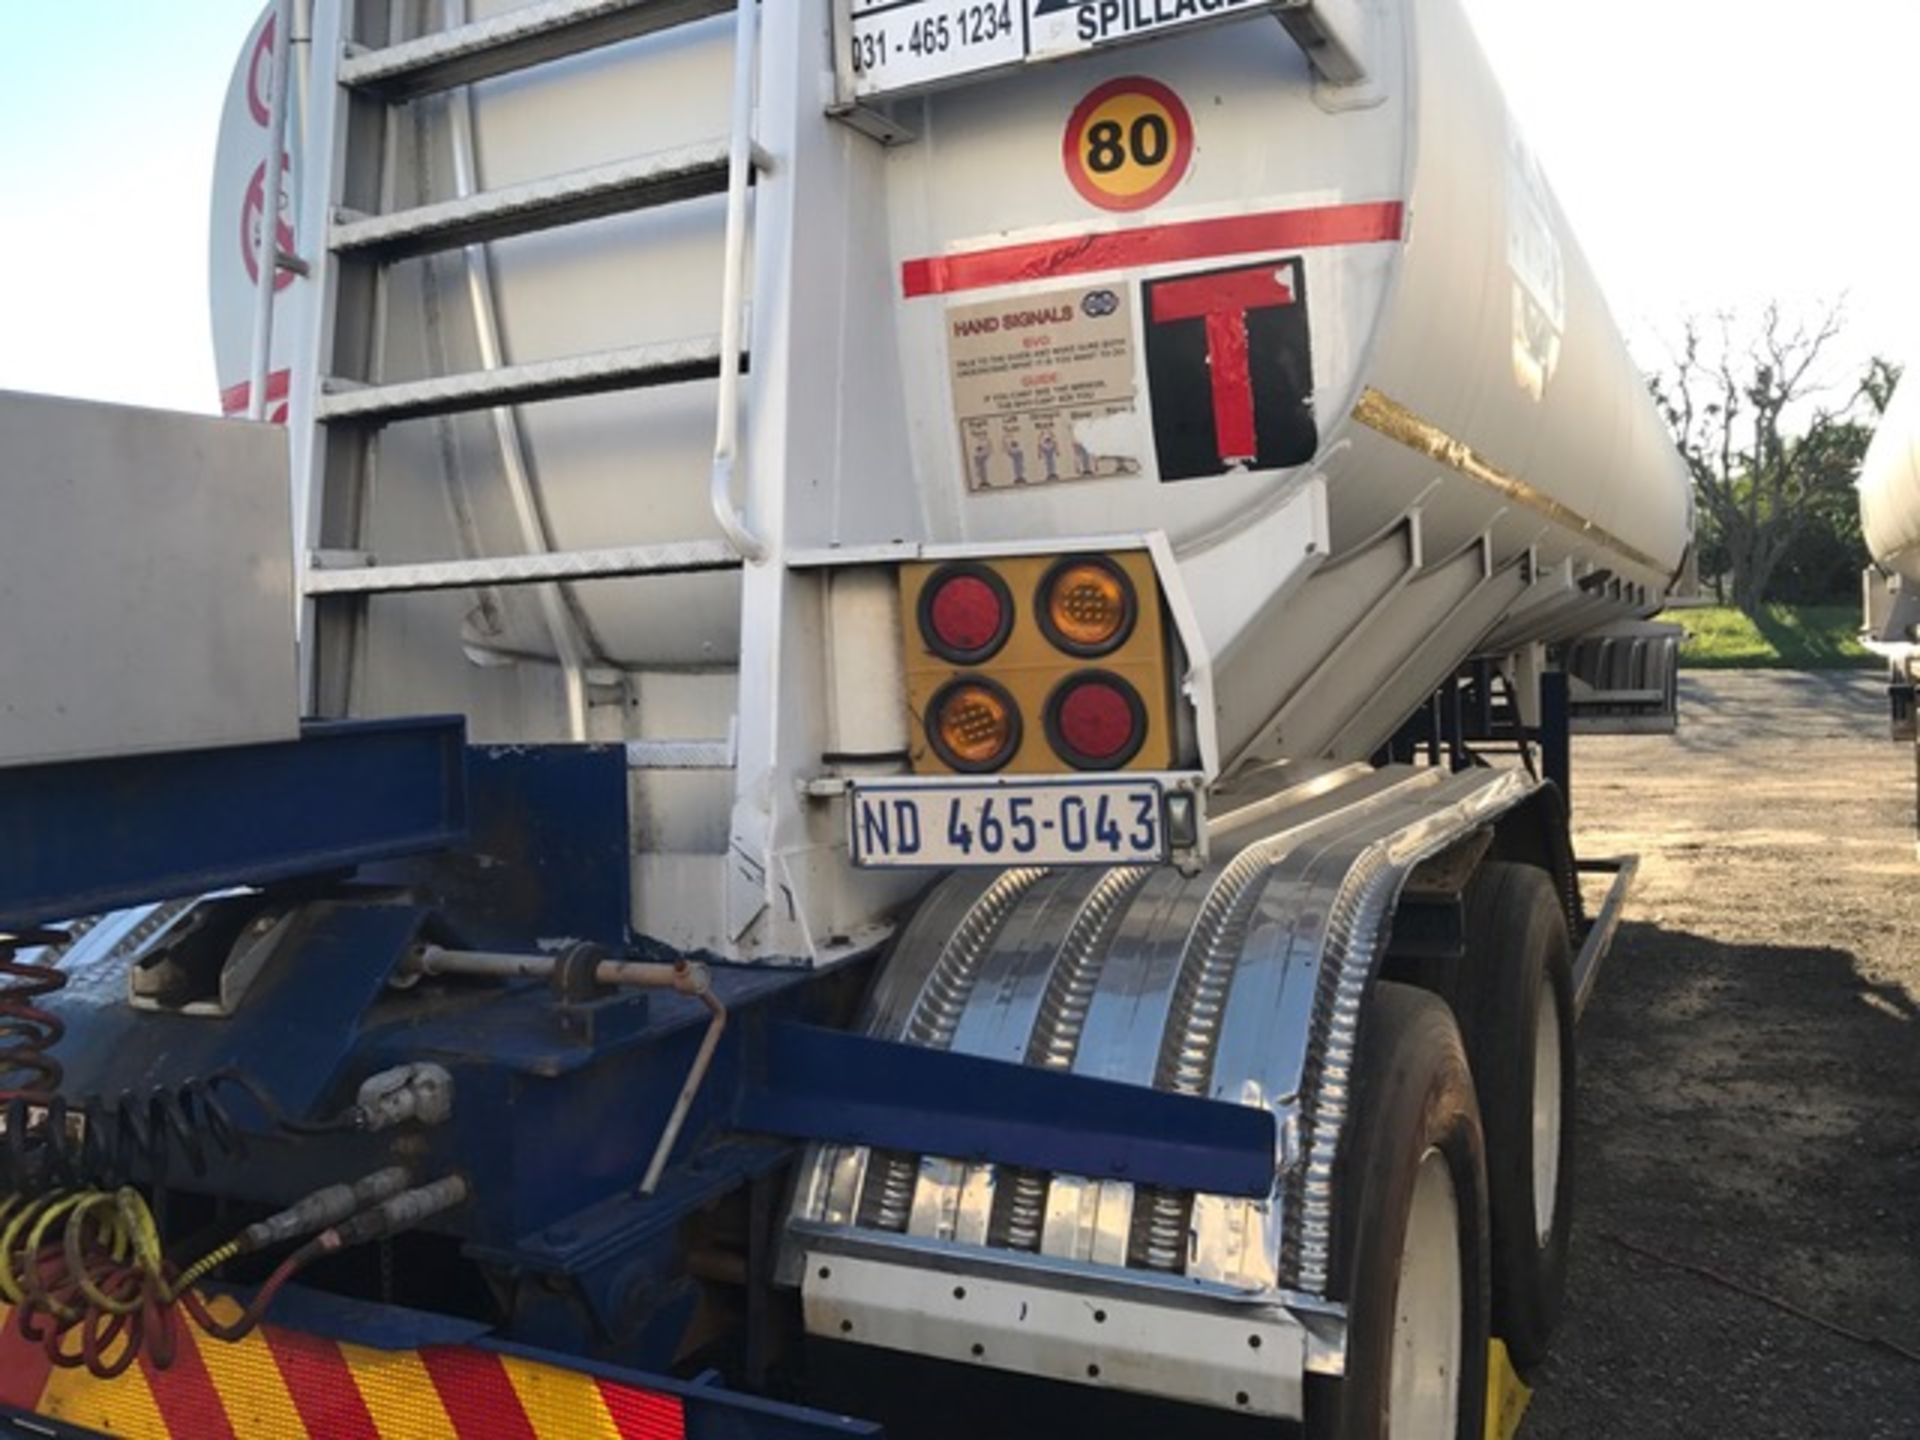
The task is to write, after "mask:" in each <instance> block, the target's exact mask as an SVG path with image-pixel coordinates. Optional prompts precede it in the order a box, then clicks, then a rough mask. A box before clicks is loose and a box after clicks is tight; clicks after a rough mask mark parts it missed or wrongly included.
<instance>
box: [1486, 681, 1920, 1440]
mask: <svg viewBox="0 0 1920 1440" xmlns="http://www.w3.org/2000/svg"><path fill="white" fill-rule="evenodd" d="M1682 705H1683V716H1684V719H1683V729H1682V732H1681V735H1680V736H1679V738H1678V739H1677V740H1675V739H1638V738H1636V739H1582V740H1581V741H1579V742H1578V744H1577V748H1576V754H1575V760H1574V784H1575V795H1574V814H1575V828H1576V831H1577V833H1578V836H1579V840H1580V844H1581V846H1582V849H1583V851H1584V853H1587V854H1590V855H1604V854H1612V853H1619V852H1622V851H1637V852H1638V853H1639V854H1640V855H1641V856H1642V857H1643V868H1642V870H1641V879H1640V883H1639V886H1638V887H1637V890H1636V894H1635V899H1634V902H1633V904H1632V907H1631V909H1630V910H1629V912H1628V921H1629V923H1628V924H1627V925H1626V927H1625V928H1624V929H1623V931H1622V934H1621V937H1620V942H1619V944H1618V946H1617V947H1616V949H1615V952H1614V957H1613V960H1612V962H1611V963H1610V965H1609V966H1608V969H1607V971H1606V973H1605V975H1604V976H1603V977H1602V979H1601V984H1600V992H1599V995H1598V996H1597V998H1596V999H1595V1001H1594V1004H1593V1007H1592V1008H1591V1009H1590V1010H1589V1011H1588V1014H1587V1018H1586V1021H1585V1024H1584V1026H1583V1028H1582V1034H1581V1045H1582V1052H1581V1071H1582V1075H1581V1080H1582V1092H1581V1093H1582V1101H1583V1104H1584V1106H1585V1110H1584V1114H1583V1115H1582V1117H1581V1123H1580V1129H1579V1132H1578V1134H1579V1145H1580V1147H1581V1149H1580V1156H1579V1162H1578V1166H1577V1183H1578V1185H1579V1187H1580V1199H1579V1204H1580V1221H1579V1230H1578V1232H1577V1235H1576V1240H1575V1246H1576V1249H1575V1258H1574V1264H1573V1277H1572V1308H1571V1313H1570V1315H1569V1318H1568V1321H1567V1328H1566V1330H1565V1332H1564V1335H1563V1338H1562V1340H1561V1341H1560V1342H1559V1343H1558V1345H1557V1352H1556V1356H1555V1358H1554V1360H1553V1361H1552V1362H1551V1364H1550V1365H1549V1366H1548V1368H1547V1369H1546V1370H1545V1371H1544V1372H1543V1374H1542V1375H1541V1376H1540V1386H1539V1395H1538V1398H1537V1400H1536V1402H1535V1405H1534V1409H1533V1413H1532V1416H1531V1417H1530V1419H1529V1421H1528V1423H1527V1425H1526V1427H1525V1429H1524V1430H1523V1431H1522V1435H1523V1437H1524V1440H1571V1437H1581V1440H1589V1437H1615V1436H1619V1437H1631V1440H1665V1437H1669V1436H1672V1437H1694V1436H1715V1437H1719V1436H1724V1437H1738V1440H1770V1437H1776V1436H1777V1437H1781V1440H1786V1437H1795V1440H1804V1437H1809V1436H1845V1437H1850V1440H1854V1437H1857V1440H1866V1437H1895V1436H1898V1437H1920V1360H1916V1359H1911V1358H1901V1357H1899V1356H1897V1355H1894V1354H1892V1353H1890V1352H1889V1351H1888V1350H1886V1349H1884V1348H1879V1347H1876V1346H1874V1345H1872V1344H1867V1343H1861V1342H1860V1341H1857V1340H1852V1339H1847V1338H1843V1337H1841V1336H1840V1335H1837V1334H1835V1333H1833V1332H1832V1331H1830V1330H1828V1329H1825V1328H1822V1326H1820V1325H1818V1324H1816V1323H1813V1321H1812V1320H1810V1319H1806V1318H1800V1317H1797V1316H1795V1315H1791V1314H1788V1313H1786V1312H1785V1311H1783V1310H1782V1309H1779V1308H1776V1307H1775V1306H1773V1305H1770V1304H1768V1303H1766V1302H1764V1301H1762V1300H1759V1299H1756V1298H1753V1297H1752V1296H1750V1295H1747V1294H1743V1293H1740V1292H1739V1291H1738V1290H1736V1289H1734V1288H1730V1287H1729V1286H1727V1285H1723V1284H1721V1283H1718V1282H1717V1281H1716V1280H1714V1279H1709V1278H1707V1277H1705V1276H1703V1275H1702V1274H1700V1273H1698V1271H1697V1270H1693V1269H1687V1268H1682V1267H1686V1266H1694V1267H1702V1268H1704V1269H1706V1270H1709V1271H1711V1272H1713V1273H1714V1274H1715V1275H1717V1276H1720V1277H1724V1278H1725V1279H1726V1280H1728V1281H1732V1282H1735V1284H1737V1285H1738V1286H1742V1287H1746V1288H1748V1289H1751V1290H1755V1291H1759V1292H1763V1293H1764V1294H1765V1295H1767V1296H1770V1297H1773V1298H1774V1299H1776V1300H1778V1301H1781V1302H1785V1303H1787V1304H1791V1305H1792V1306H1794V1307H1796V1308H1798V1309H1799V1310H1801V1311H1804V1312H1806V1314H1807V1315H1808V1316H1813V1317H1818V1318H1819V1319H1820V1320H1823V1321H1827V1322H1831V1323H1832V1324H1834V1325H1837V1326H1840V1327H1843V1328H1845V1329H1847V1330H1851V1331H1854V1332H1857V1333H1858V1334H1859V1335H1861V1336H1865V1337H1872V1338H1875V1339H1879V1340H1883V1341H1887V1342H1892V1343H1893V1344H1894V1345H1898V1346H1901V1347H1904V1348H1905V1349H1907V1350H1909V1351H1913V1352H1916V1353H1920V863H1916V861H1915V858H1914V847H1913V838H1912V835H1913V831H1912V812H1913V795H1912V787H1913V760H1912V753H1911V751H1910V750H1907V749H1905V748H1903V747H1899V746H1895V745H1893V744H1892V743H1890V742H1889V741H1888V740H1887V739H1886V720H1885V697H1884V688H1883V684H1882V682H1881V680H1880V677H1879V676H1878V675H1876V674H1841V675H1802V674H1778V675H1768V674H1727V675H1707V676H1697V677H1693V678H1690V679H1689V681H1688V683H1687V684H1686V686H1685V693H1684V696H1683V701H1682ZM1647 1252H1651V1253H1652V1254H1653V1255H1657V1256H1659V1257H1661V1258H1659V1259H1654V1258H1649V1254H1648V1253H1647Z"/></svg>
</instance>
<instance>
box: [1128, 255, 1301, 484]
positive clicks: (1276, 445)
mask: <svg viewBox="0 0 1920 1440" xmlns="http://www.w3.org/2000/svg"><path fill="white" fill-rule="evenodd" d="M1306 286H1307V277H1306V267H1305V265H1304V264H1302V262H1301V261H1300V260H1299V259H1298V258H1297V257H1290V258H1285V259H1276V260H1267V261H1263V262H1261V263H1260V264H1257V265H1236V266H1234V267H1232V268H1231V269H1226V270H1207V271H1202V272H1200V273H1198V274H1193V275H1179V276H1173V277H1170V278H1167V279H1164V280H1152V281H1149V282H1147V284H1146V286H1145V287H1144V288H1145V299H1144V300H1143V302H1142V303H1143V305H1144V306H1145V308H1146V312H1147V384H1148V386H1149V387H1150V389H1151V391H1152V394H1153V431H1154V448H1155V451H1156V453H1157V454H1158V456H1159V460H1160V478H1161V479H1162V480H1196V479H1201V478H1205V477H1208V476H1213V475H1222V474H1225V473H1227V472H1228V471H1232V470H1283V469H1288V468H1291V467H1292V466H1295V465H1304V464H1305V463H1306V462H1307V461H1309V460H1311V459H1312V458H1313V456H1314V452H1315V451H1316V450H1317V449H1318V448H1319V444H1320V437H1319V430H1318V427H1317V426H1316V424H1315V423H1314V416H1313V342H1312V336H1311V333H1310V330H1309V326H1308V319H1307V289H1306Z"/></svg>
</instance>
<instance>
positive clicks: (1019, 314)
mask: <svg viewBox="0 0 1920 1440" xmlns="http://www.w3.org/2000/svg"><path fill="white" fill-rule="evenodd" d="M947 354H948V364H949V367H950V369H951V371H952V377H953V409H954V414H955V415H956V416H957V417H958V419H959V422H960V461H961V466H962V468H963V470H964V471H965V473H966V477H967V488H968V489H969V490H975V491H979V490H1006V489H1012V488H1013V487H1015V486H1020V485H1047V484H1051V483H1053V482H1055V481H1060V480H1096V479H1111V478H1113V477H1116V476H1122V475H1133V474H1137V473H1138V472H1139V469H1140V460H1139V454H1140V450H1141V448H1142V447H1141V444H1140V439H1139V414H1138V396H1137V394H1136V387H1135V383H1134V355H1133V316H1132V310H1131V305H1130V303H1129V301H1128V297H1127V293H1126V291H1125V290H1122V289H1115V288H1110V287H1105V286H1101V287H1092V288H1086V289H1073V290H1061V291H1056V292H1053V293H1051V294H1046V295H1028V296H1024V297H1022V298H1020V299H1017V300H997V301H993V302H991V303H989V304H985V305H962V306H957V307H955V308H954V309H952V310H949V311H948V312H947Z"/></svg>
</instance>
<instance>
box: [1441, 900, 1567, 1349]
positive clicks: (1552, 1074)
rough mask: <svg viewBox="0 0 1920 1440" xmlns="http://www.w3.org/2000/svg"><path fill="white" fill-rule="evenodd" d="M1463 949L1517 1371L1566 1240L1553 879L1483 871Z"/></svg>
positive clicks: (1496, 1237) (1496, 1245) (1553, 1308)
mask: <svg viewBox="0 0 1920 1440" xmlns="http://www.w3.org/2000/svg"><path fill="white" fill-rule="evenodd" d="M1466 941H1467V946H1466V948H1467V959H1466V965H1465V968H1464V971H1463V974H1464V977H1465V988H1464V991H1463V994H1462V1012H1463V1013H1462V1017H1461V1021H1462V1027H1463V1028H1464V1030H1465V1031H1466V1039H1467V1057H1468V1059H1469V1060H1470V1061H1471V1062H1472V1064H1473V1079H1474V1087H1475V1090H1476V1091H1477V1093H1478V1094H1479V1097H1480V1118H1481V1122H1482V1123H1483V1125H1484V1126H1485V1127H1486V1135H1487V1182H1488V1192H1489V1198H1490V1209H1491V1215H1492V1226H1493V1333H1494V1334H1496V1335H1498V1336H1499V1337H1500V1338H1501V1339H1502V1340H1504V1341H1505V1342H1506V1344H1507V1350H1508V1351H1509V1353H1510V1354H1511V1355H1512V1356H1513V1360H1514V1363H1515V1365H1517V1366H1519V1367H1520V1368H1521V1369H1523V1370H1524V1369H1526V1368H1528V1367H1530V1366H1534V1365H1538V1364H1539V1363H1540V1362H1541V1361H1542V1360H1544V1359H1545V1358H1546V1354H1547V1348H1548V1345H1549V1344H1550V1343H1551V1342H1552V1340H1553V1333H1554V1331H1555V1330H1556V1329H1557V1328H1558V1327H1559V1324H1560V1314H1561V1310H1562V1308H1563V1306H1564V1304H1565V1300H1566V1289H1567V1247H1568V1242H1569V1238H1570V1236H1571V1233H1572V1229H1573V1135H1574V1051H1573V1045H1574V1039H1573V962H1572V958H1571V953H1570V947H1569V944H1568V940H1567V916H1566V911H1565V910H1564V909H1562V908H1561V904H1560V898H1559V895H1558V894H1557V892H1556V891H1555V889H1554V884H1553V880H1552V878H1551V877H1550V876H1548V874H1547V873H1546V872H1545V871H1544V870H1539V869H1536V868H1534V867H1533V866H1531V865H1510V864H1500V863H1494V864H1488V865H1483V866H1481V867H1480V871H1479V873H1478V874H1476V875H1475V876H1474V879H1473V883H1472V885H1471V886H1469V888H1468V891H1467V914H1466Z"/></svg>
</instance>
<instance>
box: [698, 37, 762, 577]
mask: <svg viewBox="0 0 1920 1440" xmlns="http://www.w3.org/2000/svg"><path fill="white" fill-rule="evenodd" d="M759 18H760V5H759V0H739V8H738V10H737V11H736V12H735V24H734V51H733V107H732V128H731V134H730V139H729V146H728V152H727V240H726V257H725V260H724V262H723V263H724V264H725V266H726V273H725V274H724V276H723V277H722V280H721V289H720V414H719V418H718V421H717V423H716V425H715V432H714V440H713V478H712V494H711V499H712V502H713V518H714V519H715V520H716V521H718V522H719V525H720V529H721V531H722V533H723V534H725V535H726V537H727V539H728V540H729V541H730V542H732V544H733V546H734V548H735V549H736V550H738V551H739V552H740V554H741V556H742V557H743V558H745V559H747V560H763V559H765V558H766V553H767V549H766V546H765V544H764V543H762V541H761V540H760V538H759V537H758V536H756V535H755V534H754V533H753V531H752V530H751V529H749V528H748V524H747V518H746V516H745V515H744V514H743V513H742V512H741V509H740V507H739V506H738V505H736V504H735V503H734V499H733V472H734V467H735V460H736V458H737V456H738V453H739V449H740V309H741V305H742V302H743V300H744V298H745V290H746V276H745V273H744V272H745V268H746V252H747V190H748V187H749V186H750V185H751V183H752V180H753V171H754V165H755V151H754V144H753V110H754V73H755V62H756V59H757V57H758V52H759V44H758V36H759Z"/></svg>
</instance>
